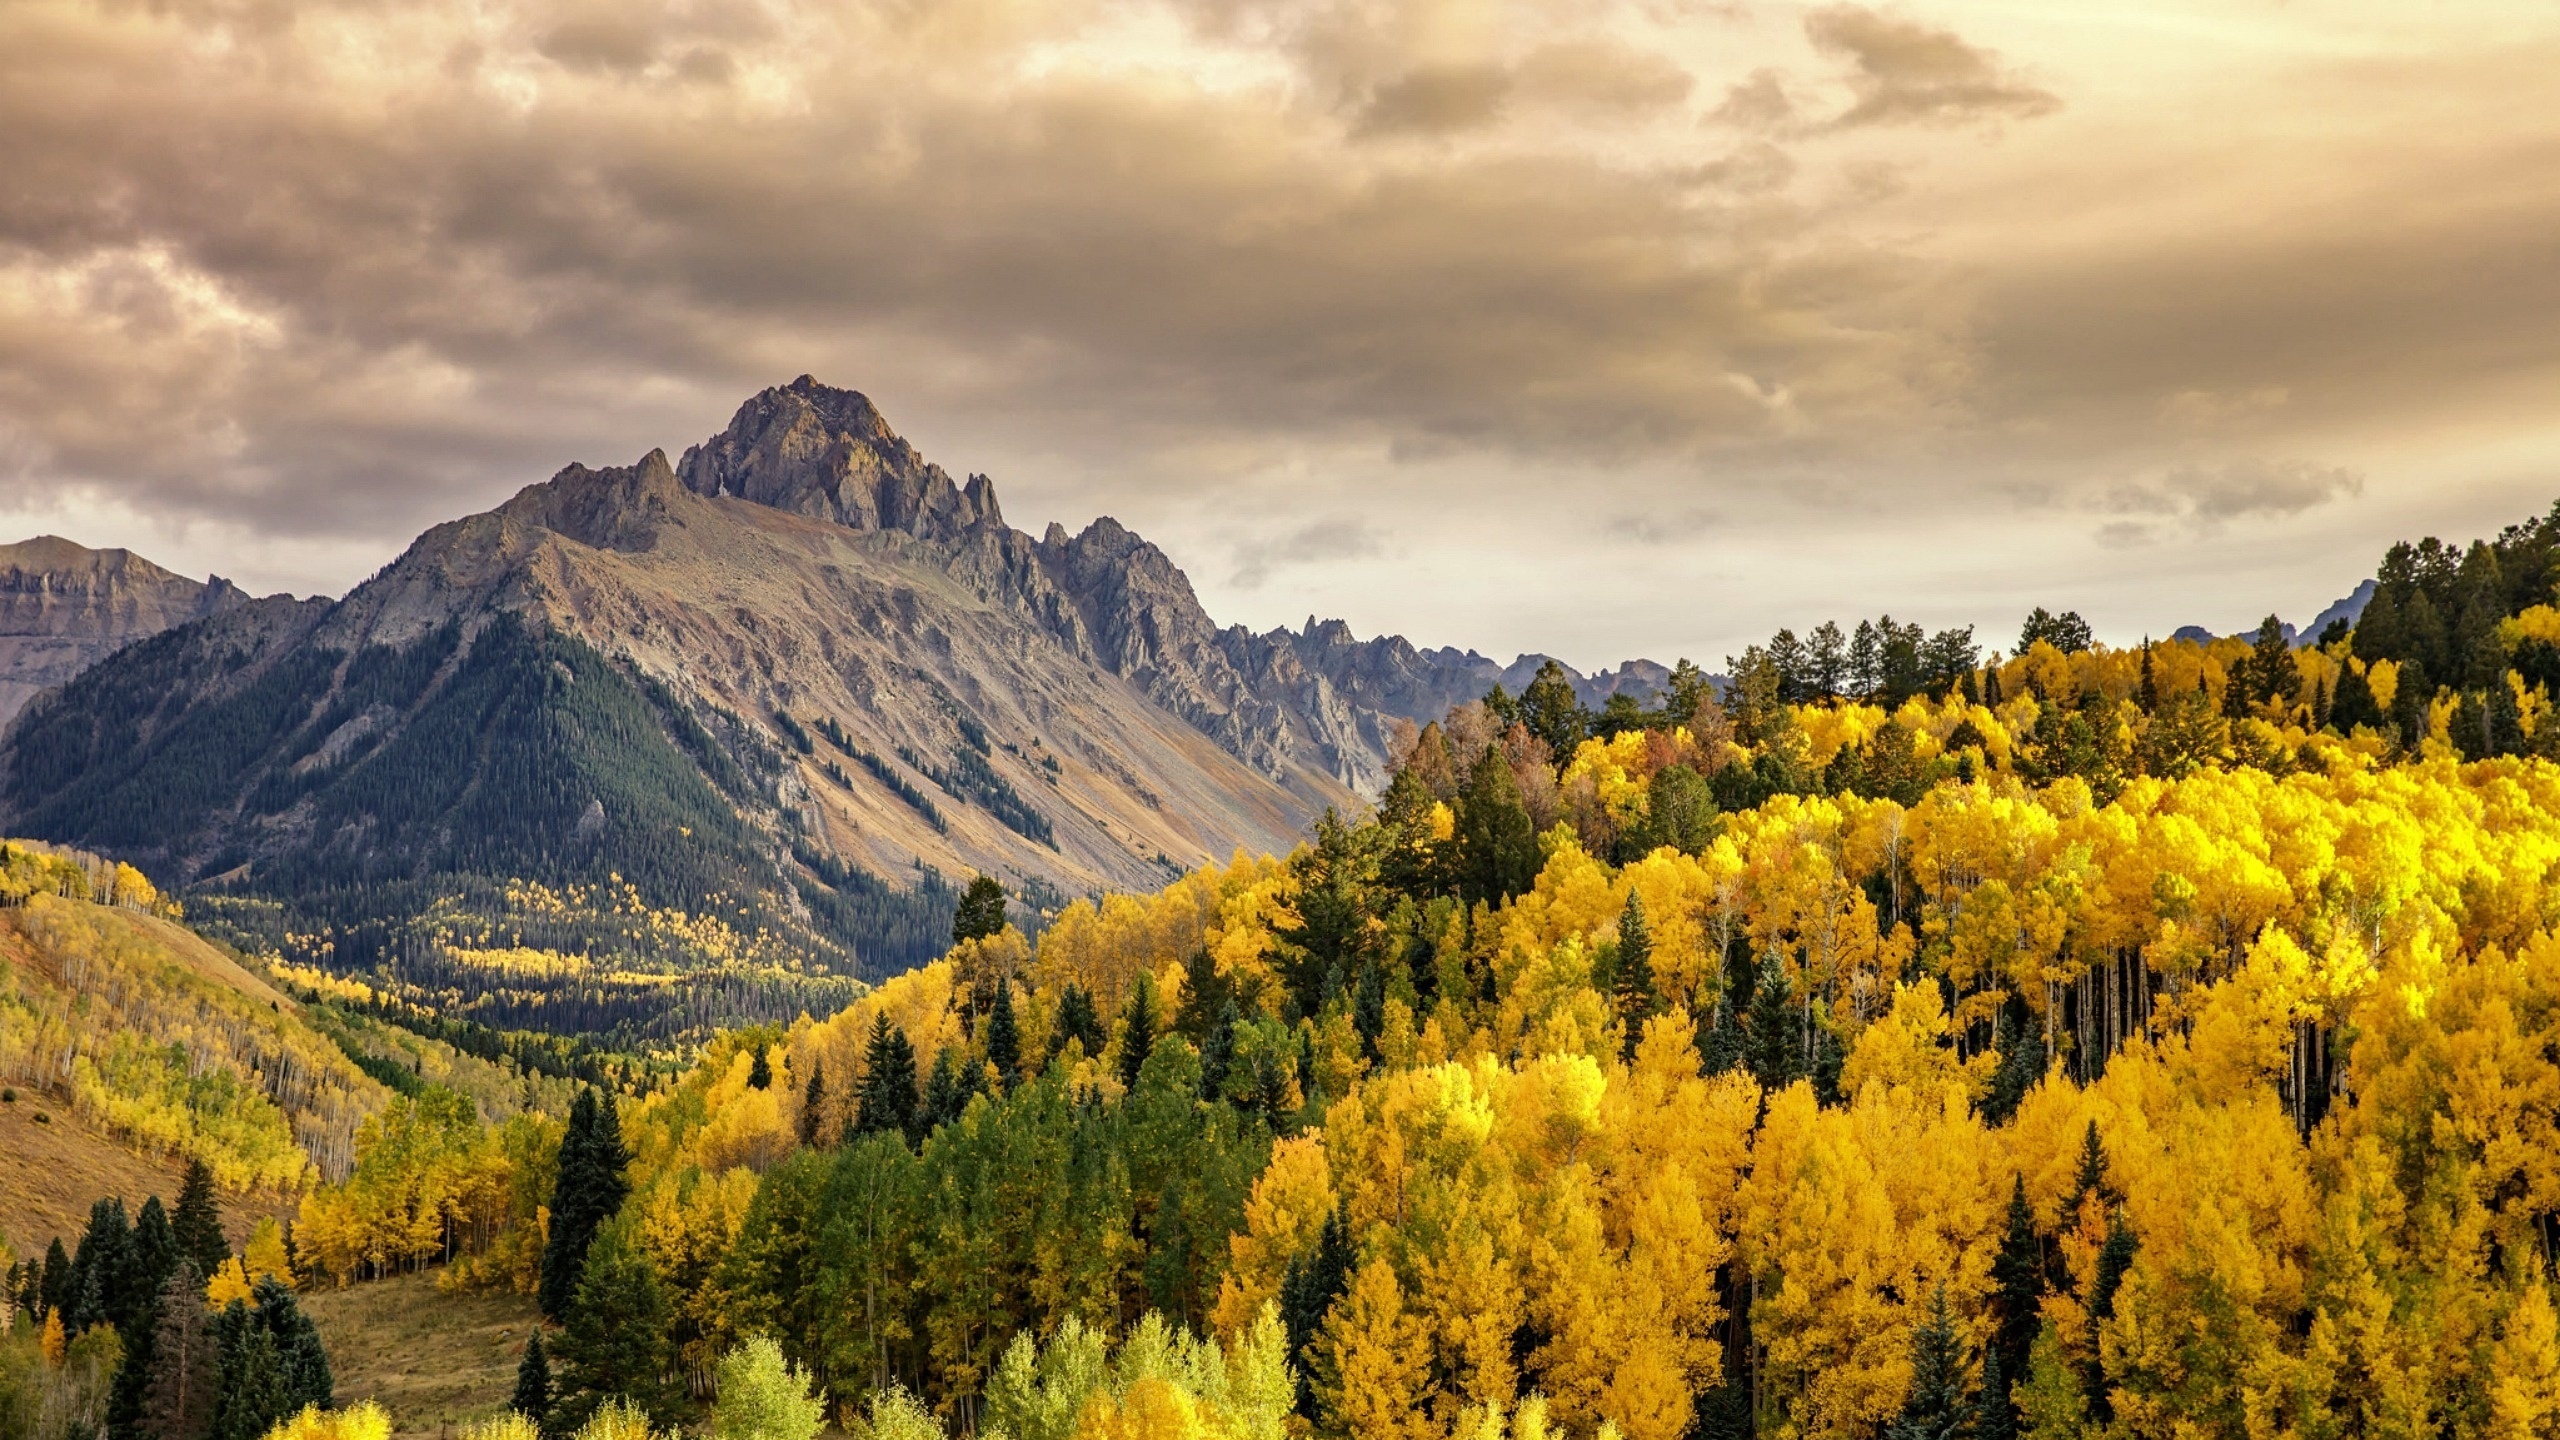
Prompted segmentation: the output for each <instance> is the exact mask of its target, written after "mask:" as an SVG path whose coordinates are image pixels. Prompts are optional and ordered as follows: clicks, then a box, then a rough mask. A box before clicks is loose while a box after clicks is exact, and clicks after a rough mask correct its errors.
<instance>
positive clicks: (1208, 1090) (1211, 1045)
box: [1200, 1000, 1236, 1100]
mask: <svg viewBox="0 0 2560 1440" xmlns="http://www.w3.org/2000/svg"><path fill="white" fill-rule="evenodd" d="M1235 1058H1236V1002H1234V1001H1233V1000H1229V1001H1228V1002H1227V1004H1226V1008H1225V1010H1223V1011H1222V1012H1220V1014H1219V1016H1218V1023H1217V1025H1216V1026H1215V1027H1213V1028H1212V1029H1211V1030H1210V1031H1209V1036H1208V1038H1207V1039H1205V1040H1203V1041H1201V1042H1200V1098H1201V1099H1203V1100H1222V1099H1225V1098H1226V1092H1227V1071H1228V1070H1229V1069H1230V1068H1231V1067H1233V1066H1234V1064H1235Z"/></svg>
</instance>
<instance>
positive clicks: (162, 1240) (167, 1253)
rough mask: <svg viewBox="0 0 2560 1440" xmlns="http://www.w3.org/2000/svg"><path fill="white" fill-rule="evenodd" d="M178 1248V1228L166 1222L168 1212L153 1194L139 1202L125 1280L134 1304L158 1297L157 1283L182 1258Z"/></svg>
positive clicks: (165, 1278) (163, 1280) (162, 1281)
mask: <svg viewBox="0 0 2560 1440" xmlns="http://www.w3.org/2000/svg"><path fill="white" fill-rule="evenodd" d="M185 1258H186V1257H185V1255H184V1253H183V1252H182V1251H181V1250H180V1249H179V1248H178V1232H177V1230H176V1228H175V1227H173V1226H172V1225H170V1223H169V1212H168V1211H166V1210H164V1209H162V1208H161V1206H160V1197H159V1196H157V1195H153V1196H151V1197H149V1198H148V1199H145V1200H144V1201H143V1202H142V1212H141V1213H140V1214H138V1215H136V1216H135V1217H134V1220H133V1261H132V1264H133V1272H132V1275H131V1278H130V1279H129V1280H128V1281H127V1284H128V1285H129V1287H130V1293H131V1295H132V1303H134V1304H135V1305H137V1306H139V1305H145V1304H153V1305H156V1304H158V1303H159V1300H160V1287H161V1286H163V1285H166V1284H168V1283H169V1276H170V1274H171V1273H172V1272H174V1271H175V1270H176V1269H177V1268H178V1262H179V1261H181V1260H183V1259H185Z"/></svg>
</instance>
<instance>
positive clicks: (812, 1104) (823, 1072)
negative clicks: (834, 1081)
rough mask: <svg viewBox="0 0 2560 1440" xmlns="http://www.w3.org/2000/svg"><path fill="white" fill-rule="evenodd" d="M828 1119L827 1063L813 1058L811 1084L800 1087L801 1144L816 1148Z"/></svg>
mask: <svg viewBox="0 0 2560 1440" xmlns="http://www.w3.org/2000/svg"><path fill="white" fill-rule="evenodd" d="M826 1119H827V1063H826V1061H824V1060H821V1059H819V1058H817V1057H816V1056H811V1057H810V1060H809V1083H808V1084H806V1085H803V1086H802V1087H800V1143H801V1144H803V1145H806V1146H809V1147H811V1148H812V1149H814V1148H816V1146H817V1144H818V1135H819V1132H820V1130H821V1128H822V1127H823V1126H824V1125H825V1124H826Z"/></svg>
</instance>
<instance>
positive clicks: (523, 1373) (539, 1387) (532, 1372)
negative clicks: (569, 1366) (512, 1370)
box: [507, 1325, 551, 1435]
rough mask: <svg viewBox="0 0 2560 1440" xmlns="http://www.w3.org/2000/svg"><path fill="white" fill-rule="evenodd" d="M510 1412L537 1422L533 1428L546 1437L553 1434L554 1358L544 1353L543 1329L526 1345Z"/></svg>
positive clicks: (538, 1328)
mask: <svg viewBox="0 0 2560 1440" xmlns="http://www.w3.org/2000/svg"><path fill="white" fill-rule="evenodd" d="M507 1408H508V1409H510V1410H513V1411H515V1413H517V1414H518V1415H521V1416H523V1417H524V1418H525V1419H527V1420H530V1421H532V1422H533V1428H534V1429H536V1430H538V1431H540V1432H542V1433H543V1434H545V1435H548V1434H550V1433H551V1359H550V1357H549V1356H547V1355H545V1354H543V1353H542V1327H541V1326H540V1325H536V1326H534V1327H533V1334H532V1335H531V1336H530V1337H528V1338H527V1339H526V1340H525V1342H524V1359H523V1360H521V1361H518V1362H517V1364H516V1393H515V1399H513V1400H512V1401H510V1402H509V1403H508V1406H507Z"/></svg>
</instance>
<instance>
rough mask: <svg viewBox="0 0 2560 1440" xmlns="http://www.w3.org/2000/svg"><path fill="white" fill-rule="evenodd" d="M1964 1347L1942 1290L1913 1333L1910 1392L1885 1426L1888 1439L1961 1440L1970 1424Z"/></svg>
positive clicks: (1934, 1298) (1931, 1302)
mask: <svg viewBox="0 0 2560 1440" xmlns="http://www.w3.org/2000/svg"><path fill="white" fill-rule="evenodd" d="M1964 1391H1965V1386H1964V1348H1963V1345H1962V1343H1961V1342H1959V1341H1958V1340H1957V1338H1956V1327H1955V1321H1954V1320H1953V1319H1951V1318H1950V1317H1949V1316H1948V1314H1947V1292H1946V1290H1945V1289H1944V1288H1943V1287H1942V1288H1940V1289H1939V1290H1938V1291H1937V1292H1936V1294H1935V1295H1933V1296H1932V1297H1931V1298H1930V1301H1929V1318H1928V1319H1927V1320H1925V1321H1923V1322H1921V1324H1920V1325H1919V1326H1918V1327H1916V1328H1915V1329H1913V1330H1912V1332H1911V1389H1910V1391H1909V1392H1908V1393H1907V1394H1906V1395H1905V1396H1904V1397H1903V1401H1902V1413H1901V1414H1899V1415H1896V1416H1895V1417H1894V1418H1893V1423H1892V1424H1891V1425H1889V1426H1888V1427H1886V1430H1885V1434H1886V1436H1887V1437H1889V1440H1963V1436H1964V1433H1965V1431H1966V1429H1967V1428H1968V1427H1969V1426H1970V1425H1971V1423H1972V1420H1973V1415H1972V1413H1971V1412H1972V1407H1971V1406H1969V1405H1967V1404H1966V1403H1965V1393H1964Z"/></svg>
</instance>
